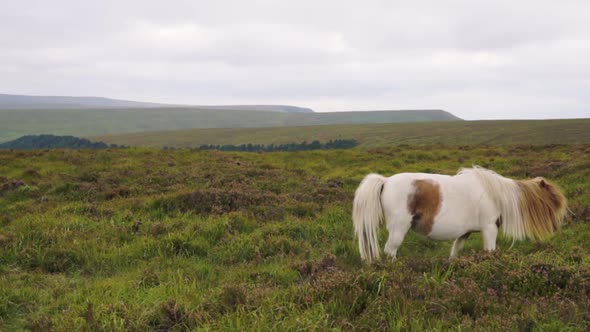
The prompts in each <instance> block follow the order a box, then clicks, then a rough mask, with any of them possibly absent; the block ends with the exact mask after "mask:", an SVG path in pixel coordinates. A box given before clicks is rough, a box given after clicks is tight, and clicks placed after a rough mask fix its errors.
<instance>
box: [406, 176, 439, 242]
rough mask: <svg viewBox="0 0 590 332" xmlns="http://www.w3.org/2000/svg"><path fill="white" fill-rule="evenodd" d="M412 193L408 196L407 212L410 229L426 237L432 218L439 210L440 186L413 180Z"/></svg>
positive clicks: (432, 222)
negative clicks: (409, 216) (409, 219)
mask: <svg viewBox="0 0 590 332" xmlns="http://www.w3.org/2000/svg"><path fill="white" fill-rule="evenodd" d="M412 185H413V186H414V193H412V194H409V195H408V211H409V212H410V214H411V215H412V229H413V230H414V231H415V232H417V233H420V234H423V235H428V234H430V232H431V231H432V225H434V217H435V216H436V215H437V214H438V211H439V210H440V205H441V201H442V197H441V195H440V186H439V185H438V184H437V183H436V182H434V181H432V180H414V181H413V182H412Z"/></svg>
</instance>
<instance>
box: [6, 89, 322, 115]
mask: <svg viewBox="0 0 590 332" xmlns="http://www.w3.org/2000/svg"><path fill="white" fill-rule="evenodd" d="M158 107H191V108H195V109H203V110H233V111H267V112H286V113H313V110H311V109H309V108H304V107H297V106H288V105H221V106H200V105H191V106H188V105H172V104H161V103H148V102H139V101H130V100H121V99H112V98H104V97H71V96H27V95H9V94H1V93H0V110H15V109H19V110H21V109H24V110H26V109H88V108H110V109H112V108H158Z"/></svg>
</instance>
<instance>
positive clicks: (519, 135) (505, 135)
mask: <svg viewBox="0 0 590 332" xmlns="http://www.w3.org/2000/svg"><path fill="white" fill-rule="evenodd" d="M92 139H94V140H98V141H105V142H108V143H115V144H123V145H131V146H149V147H163V146H169V147H198V146H200V145H204V144H216V145H223V144H234V145H239V144H247V143H252V144H285V143H293V142H303V141H307V142H311V141H313V140H319V141H321V142H326V141H328V140H334V139H356V140H357V141H359V142H360V144H361V146H387V145H391V144H410V145H432V144H474V145H481V144H487V145H491V144H513V143H520V144H523V143H524V144H569V143H590V119H573V120H520V121H518V120H507V121H456V122H428V123H387V124H357V125H331V126H307V127H278V128H225V129H189V130H178V131H164V132H143V133H131V134H120V135H108V136H97V137H92Z"/></svg>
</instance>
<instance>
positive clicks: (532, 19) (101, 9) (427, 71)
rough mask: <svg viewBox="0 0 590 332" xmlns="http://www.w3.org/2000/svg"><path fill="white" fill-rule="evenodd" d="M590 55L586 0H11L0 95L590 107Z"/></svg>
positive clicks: (516, 110)
mask: <svg viewBox="0 0 590 332" xmlns="http://www.w3.org/2000/svg"><path fill="white" fill-rule="evenodd" d="M588 59H590V1H588V0H581V1H567V0H564V1H542V0H530V1H529V0H520V1H498V0H494V1H472V0H466V1H393V0H388V1H368V0H364V1H343V0H329V1H324V0H297V1H276V0H268V1H246V0H243V1H226V0H223V1H222V0H215V1H213V0H211V1H209V0H193V1H173V0H168V1H146V0H137V1H135V0H131V1H126V0H116V1H107V0H101V1H82V0H52V1H46V0H41V1H27V0H19V1H13V0H0V93H14V94H35V95H72V96H105V97H112V98H121V99H132V100H139V101H153V102H164V103H186V104H290V105H297V106H304V107H311V108H313V109H314V110H315V111H318V112H330V111H351V110H378V109H415V108H429V109H432V108H436V109H444V110H447V111H449V112H452V113H454V114H455V115H457V116H460V117H462V118H465V119H497V118H565V117H590V107H589V105H590V60H588Z"/></svg>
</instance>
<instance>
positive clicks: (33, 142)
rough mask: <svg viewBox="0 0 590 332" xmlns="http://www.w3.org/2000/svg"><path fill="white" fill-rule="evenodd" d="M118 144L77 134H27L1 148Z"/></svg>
mask: <svg viewBox="0 0 590 332" xmlns="http://www.w3.org/2000/svg"><path fill="white" fill-rule="evenodd" d="M119 147H121V146H119V145H116V144H106V143H104V142H92V141H89V140H87V139H85V138H80V137H75V136H56V135H26V136H22V137H20V138H17V139H15V140H14V141H10V142H6V143H1V144H0V149H15V150H32V149H64V148H70V149H107V148H119Z"/></svg>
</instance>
